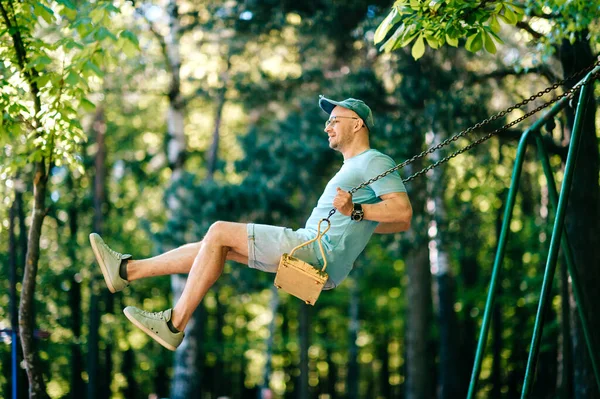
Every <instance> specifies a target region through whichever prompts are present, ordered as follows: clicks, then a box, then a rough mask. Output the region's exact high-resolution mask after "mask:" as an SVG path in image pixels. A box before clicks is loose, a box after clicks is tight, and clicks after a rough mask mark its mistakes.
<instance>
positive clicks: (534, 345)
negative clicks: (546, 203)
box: [521, 75, 591, 398]
mask: <svg viewBox="0 0 600 399" xmlns="http://www.w3.org/2000/svg"><path fill="white" fill-rule="evenodd" d="M590 79H591V77H590V76H589V75H588V77H587V78H586V79H585V81H586V82H589V81H590ZM589 88H590V85H589V84H586V85H584V86H583V88H582V89H581V93H580V95H579V102H578V104H577V111H576V114H575V123H574V125H573V132H572V135H571V143H570V145H569V152H568V155H567V163H566V166H565V175H564V179H563V183H562V187H561V192H560V198H559V200H558V208H557V210H556V218H555V221H554V228H553V230H552V239H551V240H550V252H549V254H548V260H547V262H546V270H545V272H544V281H543V283H542V293H541V298H540V302H539V304H538V311H537V315H536V321H535V324H534V327H533V338H532V341H531V348H530V351H529V358H528V359H527V369H526V371H525V381H524V384H523V391H522V392H521V398H527V397H528V396H529V394H530V393H531V388H532V382H533V376H534V374H535V362H536V360H537V356H538V353H539V344H540V339H541V336H542V331H543V326H544V313H545V311H546V307H547V304H548V298H549V297H550V290H551V287H552V280H553V279H554V272H555V271H556V261H557V258H558V248H559V245H560V240H561V236H562V231H563V227H564V221H565V212H566V208H567V207H566V205H567V202H568V200H569V192H570V190H571V182H572V180H573V171H574V169H575V160H576V158H577V150H578V149H579V142H580V138H581V135H580V133H581V124H582V117H583V112H584V103H585V102H586V101H587V100H588V97H589Z"/></svg>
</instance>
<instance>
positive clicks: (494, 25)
mask: <svg viewBox="0 0 600 399" xmlns="http://www.w3.org/2000/svg"><path fill="white" fill-rule="evenodd" d="M490 28H491V29H492V31H494V33H499V32H500V29H501V28H500V22H498V18H497V17H496V16H495V15H492V16H491V17H490Z"/></svg>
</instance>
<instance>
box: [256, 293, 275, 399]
mask: <svg viewBox="0 0 600 399" xmlns="http://www.w3.org/2000/svg"><path fill="white" fill-rule="evenodd" d="M278 307H279V292H278V290H277V287H275V285H272V286H271V301H270V302H269V310H270V312H271V314H272V315H273V317H272V318H271V321H270V322H269V338H268V339H267V348H266V352H267V353H266V354H265V357H266V359H265V369H264V371H263V379H262V384H261V386H260V389H259V399H266V398H268V397H269V396H268V395H269V393H270V391H271V388H269V381H270V379H271V360H272V358H273V340H274V339H275V328H276V327H277V323H276V322H277V308H278Z"/></svg>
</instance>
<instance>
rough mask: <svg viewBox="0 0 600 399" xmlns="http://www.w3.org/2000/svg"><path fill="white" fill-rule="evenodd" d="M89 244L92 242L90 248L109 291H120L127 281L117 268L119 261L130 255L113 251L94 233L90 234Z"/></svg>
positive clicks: (119, 264)
mask: <svg viewBox="0 0 600 399" xmlns="http://www.w3.org/2000/svg"><path fill="white" fill-rule="evenodd" d="M90 244H92V250H93V251H94V255H95V256H96V260H97V261H98V264H99V265H100V270H102V275H103V276H104V281H106V285H107V286H108V289H109V290H110V292H113V293H114V292H117V291H121V290H122V289H123V288H125V287H127V286H128V285H129V281H127V280H125V279H123V278H121V276H120V275H119V268H120V267H121V261H122V260H124V259H130V258H131V255H123V254H120V253H118V252H116V251H113V250H112V249H110V248H109V247H108V245H106V244H105V243H104V241H102V238H100V236H99V235H98V234H96V233H92V234H90Z"/></svg>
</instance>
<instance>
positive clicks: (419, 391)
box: [405, 139, 435, 399]
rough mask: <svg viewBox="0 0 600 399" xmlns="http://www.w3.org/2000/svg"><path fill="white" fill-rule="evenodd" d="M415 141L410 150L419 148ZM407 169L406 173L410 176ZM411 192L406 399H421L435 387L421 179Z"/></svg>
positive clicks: (408, 235) (407, 288)
mask: <svg viewBox="0 0 600 399" xmlns="http://www.w3.org/2000/svg"><path fill="white" fill-rule="evenodd" d="M416 141H417V139H415V145H414V147H413V146H411V148H420V147H421V146H420V145H417V144H418V143H417V142H416ZM411 168H414V170H420V169H421V162H419V161H417V162H415V163H413V164H412V165H411ZM410 170H411V169H409V170H407V172H406V173H407V174H408V173H410ZM411 185H412V190H411V202H412V206H413V209H414V212H413V215H414V216H413V222H412V228H411V229H410V230H409V231H407V232H406V234H405V235H406V237H407V239H408V240H409V242H410V245H411V250H410V252H409V253H408V255H407V256H406V274H407V277H408V284H406V298H407V303H409V304H410V306H408V308H407V315H406V332H405V334H406V385H405V389H406V398H407V399H421V398H431V397H433V395H434V391H435V385H434V384H432V383H431V381H432V377H433V376H432V375H431V370H432V367H431V365H432V364H433V360H432V359H433V358H434V356H432V354H431V353H430V348H429V340H430V334H429V331H430V330H431V313H432V303H431V272H430V270H429V251H428V249H427V239H426V236H425V234H426V233H424V234H417V232H425V231H426V226H427V222H426V218H425V216H424V215H426V210H425V195H426V194H425V192H426V187H425V180H424V179H419V180H414V183H412V184H411Z"/></svg>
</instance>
